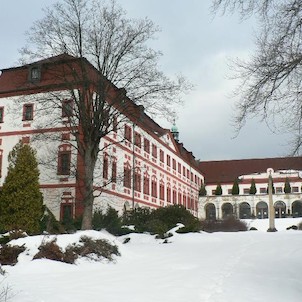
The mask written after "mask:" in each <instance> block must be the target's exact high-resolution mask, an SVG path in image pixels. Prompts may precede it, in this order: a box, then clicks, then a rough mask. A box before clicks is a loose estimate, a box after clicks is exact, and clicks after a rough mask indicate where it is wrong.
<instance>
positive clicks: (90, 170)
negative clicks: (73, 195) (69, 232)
mask: <svg viewBox="0 0 302 302" xmlns="http://www.w3.org/2000/svg"><path fill="white" fill-rule="evenodd" d="M94 153H95V152H93V151H92V152H91V151H90V148H88V150H85V155H84V161H83V165H84V173H83V175H79V180H80V182H81V183H82V185H81V186H80V189H81V191H82V192H81V193H82V196H83V205H84V211H83V220H82V227H81V228H82V230H91V229H92V216H93V201H94V195H93V191H94V188H93V179H94V178H93V174H94V169H95V164H96V156H94V155H93V154H94Z"/></svg>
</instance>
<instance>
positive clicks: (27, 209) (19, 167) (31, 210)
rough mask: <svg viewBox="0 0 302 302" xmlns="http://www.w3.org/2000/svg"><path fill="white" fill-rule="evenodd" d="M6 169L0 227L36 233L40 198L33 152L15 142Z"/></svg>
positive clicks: (41, 201) (41, 207)
mask: <svg viewBox="0 0 302 302" xmlns="http://www.w3.org/2000/svg"><path fill="white" fill-rule="evenodd" d="M8 160H9V166H8V173H7V176H6V179H5V181H4V184H3V187H2V191H1V198H0V224H1V225H0V226H1V229H3V230H6V231H9V230H13V229H22V230H24V231H26V232H28V233H37V232H39V229H40V228H39V222H40V220H41V217H42V215H43V197H42V193H41V192H40V190H39V170H38V163H37V160H36V153H35V151H34V150H33V149H32V148H31V147H30V146H29V145H25V144H23V143H22V142H19V143H18V144H17V145H16V146H15V147H14V148H13V150H12V151H11V152H10V153H9V157H8Z"/></svg>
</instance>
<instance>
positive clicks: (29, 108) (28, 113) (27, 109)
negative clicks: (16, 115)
mask: <svg viewBox="0 0 302 302" xmlns="http://www.w3.org/2000/svg"><path fill="white" fill-rule="evenodd" d="M33 112H34V105H33V104H25V105H23V121H31V120H32V119H33V115H34V114H33Z"/></svg>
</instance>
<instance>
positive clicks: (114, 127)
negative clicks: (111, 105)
mask: <svg viewBox="0 0 302 302" xmlns="http://www.w3.org/2000/svg"><path fill="white" fill-rule="evenodd" d="M117 125H118V121H117V117H116V116H115V117H113V126H112V127H113V131H114V132H117Z"/></svg>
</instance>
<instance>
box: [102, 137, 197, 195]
mask: <svg viewBox="0 0 302 302" xmlns="http://www.w3.org/2000/svg"><path fill="white" fill-rule="evenodd" d="M104 139H107V140H108V141H109V142H110V143H116V144H117V145H118V146H119V147H120V148H121V149H122V150H124V151H127V153H128V154H130V155H132V150H130V149H128V148H126V147H124V146H123V145H122V144H119V142H115V141H114V140H113V139H111V138H110V137H105V138H104ZM135 157H138V158H140V160H142V161H144V162H147V163H149V165H150V166H152V167H153V168H155V169H156V170H159V171H161V172H163V173H164V174H165V175H167V176H170V177H172V178H173V179H175V180H178V181H179V182H181V183H182V184H184V185H186V186H188V187H189V188H190V189H193V190H196V191H198V190H199V189H198V188H194V187H193V186H192V185H189V184H188V183H187V182H185V181H183V180H182V179H181V178H178V177H177V176H176V175H173V174H172V173H169V172H167V170H165V169H163V168H161V167H160V166H157V165H155V164H154V163H153V162H152V161H150V160H149V159H147V158H145V157H143V156H142V155H140V154H138V153H135ZM188 181H190V180H189V179H188ZM190 182H191V181H190ZM193 183H194V182H193ZM194 185H196V186H197V187H198V184H196V183H194Z"/></svg>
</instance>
